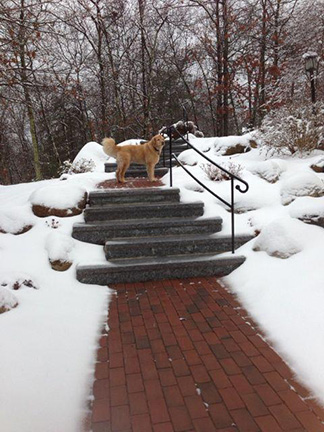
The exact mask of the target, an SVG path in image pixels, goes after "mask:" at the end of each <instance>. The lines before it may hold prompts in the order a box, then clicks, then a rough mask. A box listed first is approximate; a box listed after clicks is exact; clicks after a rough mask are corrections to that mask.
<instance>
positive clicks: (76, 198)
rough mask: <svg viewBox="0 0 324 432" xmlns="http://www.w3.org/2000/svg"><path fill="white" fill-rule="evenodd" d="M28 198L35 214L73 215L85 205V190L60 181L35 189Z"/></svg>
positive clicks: (40, 215) (78, 212)
mask: <svg viewBox="0 0 324 432" xmlns="http://www.w3.org/2000/svg"><path fill="white" fill-rule="evenodd" d="M29 200H30V202H31V204H32V210H33V212H34V214H35V215H36V216H39V217H46V216H58V217H66V216H75V215H77V214H80V213H82V210H83V209H84V207H85V205H86V201H87V191H86V190H85V188H83V187H80V186H76V185H74V184H73V185H70V184H69V182H68V181H62V182H59V183H55V184H53V185H51V186H45V187H43V188H40V189H37V190H36V191H34V192H33V193H32V194H31V196H30V199H29Z"/></svg>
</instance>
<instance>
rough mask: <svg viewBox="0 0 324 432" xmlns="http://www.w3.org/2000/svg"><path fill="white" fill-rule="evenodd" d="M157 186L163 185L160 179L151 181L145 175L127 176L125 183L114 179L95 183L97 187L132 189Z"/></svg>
mask: <svg viewBox="0 0 324 432" xmlns="http://www.w3.org/2000/svg"><path fill="white" fill-rule="evenodd" d="M159 186H165V184H164V183H162V182H161V180H158V181H155V182H151V181H149V180H148V178H145V177H138V178H133V177H127V178H126V183H118V182H117V181H116V180H115V179H112V180H105V181H103V182H101V183H99V184H98V185H97V187H98V188H99V189H120V188H123V189H125V188H126V189H134V188H143V187H144V188H145V187H159Z"/></svg>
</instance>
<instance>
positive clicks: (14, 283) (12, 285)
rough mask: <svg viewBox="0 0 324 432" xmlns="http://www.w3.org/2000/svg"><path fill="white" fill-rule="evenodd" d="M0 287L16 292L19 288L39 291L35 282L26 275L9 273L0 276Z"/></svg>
mask: <svg viewBox="0 0 324 432" xmlns="http://www.w3.org/2000/svg"><path fill="white" fill-rule="evenodd" d="M0 286H2V287H5V288H7V289H9V290H13V291H18V290H19V289H20V288H33V289H39V287H38V285H37V284H36V282H35V281H34V280H33V279H32V278H31V277H30V275H28V274H24V273H20V272H19V273H17V272H11V273H10V272H9V273H4V274H0Z"/></svg>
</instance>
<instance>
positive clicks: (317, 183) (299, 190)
mask: <svg viewBox="0 0 324 432" xmlns="http://www.w3.org/2000/svg"><path fill="white" fill-rule="evenodd" d="M280 194H281V202H282V204H283V205H288V204H290V203H291V202H292V201H294V200H295V199H296V198H297V197H302V196H310V197H321V196H324V182H323V181H322V180H321V179H320V178H319V177H318V176H317V175H316V174H313V173H312V172H308V171H300V172H297V173H295V174H294V175H292V176H290V177H289V178H287V179H286V180H285V181H284V182H282V186H281V191H280Z"/></svg>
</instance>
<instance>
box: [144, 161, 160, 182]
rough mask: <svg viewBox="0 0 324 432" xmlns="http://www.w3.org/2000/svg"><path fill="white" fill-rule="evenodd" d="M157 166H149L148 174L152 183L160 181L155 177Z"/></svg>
mask: <svg viewBox="0 0 324 432" xmlns="http://www.w3.org/2000/svg"><path fill="white" fill-rule="evenodd" d="M154 168H155V164H147V174H148V178H149V180H150V181H151V182H154V181H157V180H158V179H157V178H156V177H154Z"/></svg>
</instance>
